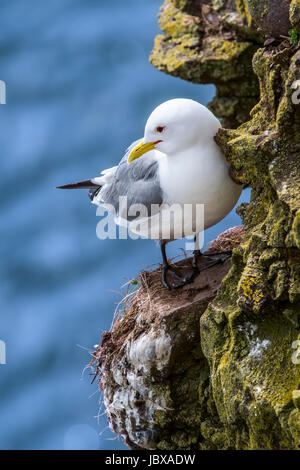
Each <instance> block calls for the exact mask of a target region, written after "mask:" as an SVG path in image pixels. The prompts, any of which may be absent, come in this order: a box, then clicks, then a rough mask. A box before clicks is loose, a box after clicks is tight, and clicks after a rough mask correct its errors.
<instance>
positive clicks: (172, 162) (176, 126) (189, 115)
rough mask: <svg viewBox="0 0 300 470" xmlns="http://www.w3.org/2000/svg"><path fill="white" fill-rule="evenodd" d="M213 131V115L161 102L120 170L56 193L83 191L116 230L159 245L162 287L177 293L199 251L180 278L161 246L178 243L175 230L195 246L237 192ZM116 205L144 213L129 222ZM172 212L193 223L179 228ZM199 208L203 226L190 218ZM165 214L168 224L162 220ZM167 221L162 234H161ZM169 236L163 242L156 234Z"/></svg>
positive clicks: (189, 104) (190, 105) (180, 221)
mask: <svg viewBox="0 0 300 470" xmlns="http://www.w3.org/2000/svg"><path fill="white" fill-rule="evenodd" d="M220 127H221V126H220V123H219V121H218V119H217V118H216V117H215V116H214V115H213V113H212V112H211V111H209V110H208V109H207V108H206V107H205V106H203V105H201V104H200V103H197V102H196V101H193V100H190V99H183V98H178V99H173V100H169V101H166V102H165V103H162V104H161V105H159V106H158V107H157V108H156V109H155V110H154V111H153V112H152V113H151V115H150V116H149V118H148V120H147V123H146V127H145V132H144V137H143V138H142V139H140V140H138V141H136V142H134V143H133V144H132V145H131V146H130V147H129V148H128V150H127V152H126V153H125V155H124V157H123V158H122V160H121V161H120V163H119V165H117V166H115V167H113V168H109V169H107V170H104V171H103V172H102V173H101V174H100V176H98V177H96V178H92V179H90V180H86V181H81V182H79V183H74V184H68V185H65V186H59V188H60V189H74V188H89V189H90V191H89V195H90V198H91V200H92V202H93V203H94V204H96V205H98V206H101V205H104V206H106V205H107V204H109V205H112V206H113V207H114V208H115V210H116V213H117V214H118V217H117V220H116V223H118V224H121V225H122V224H124V223H125V224H126V225H127V226H128V227H129V229H130V230H132V231H134V232H136V233H138V234H139V235H141V236H143V237H146V238H153V239H156V240H158V241H159V243H160V246H161V251H162V257H163V272H162V282H163V284H164V285H165V286H166V287H167V288H168V289H171V288H177V287H180V286H183V285H185V284H187V283H188V282H191V281H192V280H193V278H194V275H195V273H196V272H198V268H197V258H198V257H199V255H200V254H201V253H200V250H199V249H195V251H194V259H193V269H192V270H191V269H188V270H185V271H186V272H185V273H182V272H181V273H180V272H178V270H177V269H176V268H174V267H172V266H170V264H169V263H168V260H167V257H166V252H165V245H166V243H167V242H169V241H171V240H174V239H175V238H179V237H178V236H176V234H177V233H178V232H180V230H181V232H182V237H185V236H189V235H193V236H194V237H195V240H196V239H197V235H198V233H199V232H200V231H202V230H205V229H207V228H209V227H211V226H212V225H215V224H216V223H217V222H219V221H220V220H222V219H223V218H224V217H225V216H226V215H227V214H228V213H229V212H230V211H231V210H232V208H233V207H234V206H235V204H236V202H237V201H238V198H239V196H240V194H241V190H242V188H241V186H240V185H238V184H236V183H235V182H234V181H233V180H232V179H231V177H230V175H229V165H228V163H227V162H226V160H225V157H224V155H223V153H222V152H221V149H220V148H219V147H218V145H217V144H216V142H215V140H214V136H215V135H216V133H217V131H218V129H219V128H220ZM120 197H121V198H122V197H123V198H124V197H126V199H127V207H128V208H130V207H132V206H133V205H141V206H142V207H145V208H146V209H147V211H148V214H149V216H148V217H144V216H142V215H141V214H139V215H136V216H132V217H130V216H129V215H128V212H127V208H126V211H125V209H124V208H123V207H122V204H121V205H120ZM174 204H175V205H179V206H180V207H182V208H184V207H185V206H184V205H190V207H192V208H193V211H192V219H193V220H192V221H191V220H186V219H187V218H186V217H185V218H184V217H183V215H182V214H183V212H184V211H181V212H180V211H179V212H178V214H179V215H178V214H177V215H176V214H175V215H174V212H173V211H171V212H170V210H169V208H170V207H172V206H173V205H174ZM199 204H203V205H204V218H203V217H201V218H200V219H199V217H195V214H196V211H195V210H194V208H195V206H197V205H199ZM153 207H154V208H155V210H154V212H153V211H152V212H151V209H152V208H153ZM166 211H167V213H168V214H169V216H170V214H171V218H169V219H168V217H162V215H163V214H165V212H166ZM175 212H176V211H175ZM150 215H151V217H150ZM166 220H167V221H168V220H169V227H166V226H165V225H166V222H165V221H166ZM149 221H150V224H149ZM150 228H151V229H150ZM166 228H167V230H165V229H166ZM168 231H169V236H168V237H167V239H166V237H164V236H163V234H165V233H167V232H168ZM215 262H217V260H216V261H215ZM215 262H213V264H215Z"/></svg>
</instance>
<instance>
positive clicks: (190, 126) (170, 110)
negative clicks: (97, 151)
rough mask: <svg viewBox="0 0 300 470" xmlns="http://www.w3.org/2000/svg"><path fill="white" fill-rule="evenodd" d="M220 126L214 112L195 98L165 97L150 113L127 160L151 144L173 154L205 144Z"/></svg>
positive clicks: (147, 149)
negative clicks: (137, 142) (141, 137)
mask: <svg viewBox="0 0 300 470" xmlns="http://www.w3.org/2000/svg"><path fill="white" fill-rule="evenodd" d="M219 127H220V123H219V121H218V119H217V118H216V117H215V116H214V115H213V113H212V112H211V111H209V110H208V109H207V108H206V107H205V106H202V105H201V104H200V103H198V102H197V101H194V100H190V99H185V98H177V99H173V100H169V101H166V102H164V103H162V104H160V105H159V106H158V107H157V108H155V109H154V111H153V112H152V113H151V114H150V116H149V118H148V120H147V123H146V127H145V133H144V138H143V141H142V142H141V143H140V144H139V145H138V146H137V147H135V148H134V149H133V150H132V152H131V154H130V155H129V158H128V163H130V162H131V161H133V160H135V159H136V158H138V157H140V156H141V155H143V154H144V153H146V152H148V151H149V150H152V149H154V148H155V149H157V150H159V151H161V152H163V153H165V154H166V155H169V156H172V155H175V154H178V153H181V152H182V151H183V150H187V149H188V148H190V147H193V146H195V145H197V144H199V145H205V144H206V143H207V142H209V141H211V140H212V139H213V137H214V136H215V135H216V133H217V131H218V129H219Z"/></svg>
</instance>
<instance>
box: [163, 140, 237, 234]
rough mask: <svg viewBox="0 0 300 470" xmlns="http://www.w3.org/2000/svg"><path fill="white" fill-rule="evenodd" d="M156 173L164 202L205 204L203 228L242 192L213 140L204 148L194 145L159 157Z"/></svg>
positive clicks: (213, 220) (219, 217)
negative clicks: (177, 152) (183, 150)
mask: <svg viewBox="0 0 300 470" xmlns="http://www.w3.org/2000/svg"><path fill="white" fill-rule="evenodd" d="M159 172H160V183H161V188H162V190H163V192H164V199H165V202H166V203H168V204H173V203H181V204H193V205H195V204H204V221H203V224H202V226H203V227H204V229H206V228H208V227H211V226H212V225H214V224H216V223H217V222H219V221H220V220H221V219H223V217H225V216H226V215H227V214H228V213H229V212H230V211H231V210H232V208H233V207H234V206H235V204H236V202H237V200H238V198H239V196H240V194H241V189H242V188H241V186H239V185H237V184H236V183H234V182H233V181H232V179H231V178H230V176H229V172H228V164H227V162H226V161H225V158H224V156H223V154H222V153H221V151H220V149H219V147H218V146H217V144H216V143H215V142H214V141H212V142H211V143H210V144H209V145H207V146H206V147H205V148H204V147H200V146H196V147H193V148H190V149H188V150H187V151H185V152H183V153H180V154H176V155H173V156H166V157H165V158H162V159H161V160H160V162H159ZM199 228H200V230H199V231H201V227H199ZM197 231H198V230H197Z"/></svg>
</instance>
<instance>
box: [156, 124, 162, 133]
mask: <svg viewBox="0 0 300 470" xmlns="http://www.w3.org/2000/svg"><path fill="white" fill-rule="evenodd" d="M163 130H164V127H163V126H158V127H157V128H156V132H159V133H160V134H161V133H162V132H163Z"/></svg>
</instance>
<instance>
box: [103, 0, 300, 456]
mask: <svg viewBox="0 0 300 470" xmlns="http://www.w3.org/2000/svg"><path fill="white" fill-rule="evenodd" d="M248 3H249V6H250V10H249V8H248ZM248 3H247V2H246V1H245V0H236V1H234V0H228V1H226V0H212V1H211V2H209V1H205V2H204V1H199V0H198V1H197V0H168V1H166V2H165V3H164V4H163V6H162V8H161V12H160V20H159V21H160V26H161V28H162V30H163V32H164V35H160V36H158V38H157V39H156V41H155V47H154V50H153V52H152V55H151V62H152V63H153V65H155V66H156V67H157V68H158V69H160V70H162V71H164V72H166V73H171V74H173V75H175V76H178V77H180V78H183V79H186V80H190V81H194V82H196V83H215V84H216V87H217V94H216V98H215V99H214V101H213V103H212V104H211V107H212V109H213V111H214V112H215V113H216V114H217V115H218V116H219V117H222V118H223V126H224V127H223V129H221V130H220V131H219V133H218V135H217V137H216V140H217V142H218V144H219V145H220V147H221V148H222V150H223V152H224V154H225V156H226V158H227V159H228V161H229V162H230V163H231V166H232V175H233V176H234V178H235V179H236V180H237V181H239V182H241V184H245V185H248V186H250V187H251V188H252V196H251V202H250V204H242V205H241V206H240V207H239V214H240V215H241V217H242V220H243V224H244V227H245V237H244V238H243V240H242V242H241V243H240V244H239V246H238V247H236V248H235V249H234V251H233V256H232V266H231V267H230V265H229V261H227V264H223V265H222V266H221V267H215V268H213V269H212V270H210V271H209V272H208V271H207V272H206V276H209V288H206V290H205V289H203V290H202V289H199V288H200V287H203V285H197V282H200V280H196V281H195V282H196V284H195V285H194V284H191V285H190V286H189V287H188V288H185V289H183V290H181V291H175V292H170V293H166V292H165V291H163V290H162V289H161V288H160V287H159V283H155V282H154V280H153V278H152V276H154V274H151V273H150V274H148V275H147V276H149V278H148V281H149V282H150V294H149V290H148V289H149V283H148V284H147V282H146V283H145V284H143V285H142V286H141V287H140V289H141V290H140V291H139V295H140V297H136V298H135V300H134V301H133V304H132V306H131V309H133V310H130V315H129V316H128V317H126V315H125V316H124V319H123V320H122V321H121V322H119V323H118V324H117V325H116V326H115V328H116V330H115V331H113V332H110V333H109V334H107V335H108V336H104V339H103V344H102V349H101V348H100V349H99V350H98V351H97V352H96V353H95V358H97V360H98V361H99V369H98V371H99V372H100V374H101V373H102V379H101V380H100V383H101V384H102V388H103V390H104V397H105V403H106V406H107V413H108V417H109V421H110V423H111V425H112V427H113V429H115V431H116V432H117V433H119V434H122V435H123V436H124V439H125V440H126V442H127V443H128V444H129V445H131V446H132V447H137V448H159V449H299V448H300V387H299V382H300V334H299V333H300V131H299V130H300V51H299V41H298V39H299V33H300V26H299V25H300V2H299V1H298V0H293V1H291V2H281V3H282V4H285V6H286V4H288V7H289V20H290V23H291V27H292V33H291V40H289V39H285V38H282V37H280V35H277V34H273V33H274V31H269V30H267V29H266V28H265V29H264V28H262V31H261V32H259V33H258V32H257V29H256V26H255V20H256V21H257V18H252V15H251V12H252V13H253V6H254V3H255V2H250V1H249V2H248ZM256 3H258V2H256ZM273 3H274V2H264V5H265V9H264V15H265V18H269V17H270V16H268V12H269V10H268V6H269V4H270V5H271V4H273ZM250 4H252V5H250ZM253 15H254V17H255V14H254V13H253ZM271 33H272V34H271ZM271 36H272V37H271ZM229 268H230V269H229ZM228 270H229V271H228ZM227 271H228V273H227ZM226 273H227V274H226ZM201 279H203V278H201ZM213 279H215V280H216V283H215V284H213V283H212V281H213ZM201 282H202V281H201ZM203 282H205V281H204V280H203ZM151 283H152V284H151ZM151 285H152V288H151ZM219 285H220V286H219ZM147 286H148V287H147ZM148 294H149V295H150V297H148ZM199 320H200V322H199ZM141 326H142V329H139V328H140V327H141ZM146 330H147V332H146ZM116 332H118V333H116ZM124 335H125V336H124ZM147 335H148V336H147ZM125 337H126V341H125V340H124V338H125ZM116 341H117V342H118V341H119V343H118V348H117V351H118V354H116V349H115V347H116ZM110 348H112V349H110ZM109 358H110V359H109ZM116 358H117V359H118V361H119V363H118V364H119V365H118V367H119V369H118V370H119V372H118V371H117V368H115V367H113V368H111V370H110V365H111V363H110V362H109V361H110V360H117V359H116ZM126 368H127V369H126ZM107 370H110V372H109V374H110V375H109V374H108V373H106V375H105V371H107ZM126 371H128V374H127V372H126Z"/></svg>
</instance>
